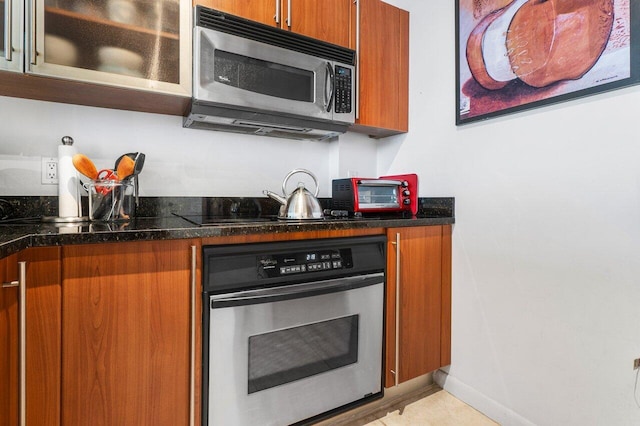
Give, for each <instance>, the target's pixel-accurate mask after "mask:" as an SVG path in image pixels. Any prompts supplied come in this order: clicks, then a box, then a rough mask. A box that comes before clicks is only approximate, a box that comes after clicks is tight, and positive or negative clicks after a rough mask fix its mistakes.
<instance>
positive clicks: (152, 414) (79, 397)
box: [62, 240, 198, 426]
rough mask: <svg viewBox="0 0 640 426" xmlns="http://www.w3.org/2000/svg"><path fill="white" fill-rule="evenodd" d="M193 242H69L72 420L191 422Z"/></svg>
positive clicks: (65, 373) (66, 363)
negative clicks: (83, 243) (84, 243)
mask: <svg viewBox="0 0 640 426" xmlns="http://www.w3.org/2000/svg"><path fill="white" fill-rule="evenodd" d="M191 245H192V242H190V241H184V240H180V241H145V242H131V243H113V244H100V245H84V246H83V245H77V246H67V247H64V248H63V261H62V266H63V285H62V302H63V307H64V316H63V322H62V349H63V352H62V353H63V360H62V388H63V390H64V392H63V397H62V418H63V424H64V425H74V426H78V425H91V426H95V425H153V426H159V425H160V426H161V425H167V426H180V425H187V424H188V423H189V418H190V397H191V393H190V392H192V391H193V389H194V388H195V386H194V387H192V385H191V380H193V376H192V375H191V374H192V372H191V371H192V370H191V369H192V368H195V366H194V365H193V364H192V360H191V355H192V354H193V352H191V351H190V345H191V342H192V340H191V338H192V334H191V333H192V332H194V330H193V329H192V328H191V327H196V325H197V324H196V323H197V321H194V322H193V323H192V320H191V315H192V312H195V311H192V298H191V297H192V293H191V292H192V291H193V289H192V284H193V283H195V282H196V281H195V278H193V276H192V274H191V262H192V257H191V250H190V246H191ZM192 278H193V281H192ZM193 309H195V308H193ZM197 422H198V421H197V420H196V423H197Z"/></svg>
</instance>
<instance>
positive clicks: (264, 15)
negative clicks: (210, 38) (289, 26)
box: [195, 0, 281, 26]
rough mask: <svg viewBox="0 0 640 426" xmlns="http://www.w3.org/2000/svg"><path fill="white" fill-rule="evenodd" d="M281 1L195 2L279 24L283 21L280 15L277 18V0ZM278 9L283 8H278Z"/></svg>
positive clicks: (265, 22)
mask: <svg viewBox="0 0 640 426" xmlns="http://www.w3.org/2000/svg"><path fill="white" fill-rule="evenodd" d="M280 1H281V0H242V1H238V0H195V4H199V5H202V6H205V7H209V8H211V9H216V10H219V11H221V12H226V13H230V14H232V15H236V16H241V17H243V18H247V19H250V20H252V21H257V22H261V23H263V24H267V25H271V26H279V23H280V22H281V21H280V17H278V18H276V6H277V2H280ZM278 6H279V5H278ZM278 10H281V9H280V8H278Z"/></svg>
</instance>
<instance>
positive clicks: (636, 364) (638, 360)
mask: <svg viewBox="0 0 640 426" xmlns="http://www.w3.org/2000/svg"><path fill="white" fill-rule="evenodd" d="M638 368H640V358H636V359H634V360H633V369H634V370H637V369H638Z"/></svg>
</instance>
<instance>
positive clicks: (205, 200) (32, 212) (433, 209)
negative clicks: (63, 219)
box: [0, 196, 455, 220]
mask: <svg viewBox="0 0 640 426" xmlns="http://www.w3.org/2000/svg"><path fill="white" fill-rule="evenodd" d="M319 201H320V205H321V206H322V207H323V208H329V207H330V202H331V199H330V198H319ZM87 204H88V201H87V197H82V209H83V212H84V213H85V215H86V213H87V211H88V205H87ZM418 205H419V208H418V216H442V217H453V216H454V213H455V199H454V198H452V197H438V198H419V199H418ZM279 209H280V204H279V203H278V202H277V201H274V200H272V199H271V198H268V197H258V198H251V197H140V206H139V207H138V209H137V210H136V216H138V217H167V216H172V215H174V214H178V215H185V216H188V215H203V214H206V215H209V216H221V217H258V216H273V215H277V214H278V210H279ZM57 215H58V197H54V196H40V197H37V196H25V197H3V198H0V220H14V219H25V218H29V219H37V218H40V217H43V216H57Z"/></svg>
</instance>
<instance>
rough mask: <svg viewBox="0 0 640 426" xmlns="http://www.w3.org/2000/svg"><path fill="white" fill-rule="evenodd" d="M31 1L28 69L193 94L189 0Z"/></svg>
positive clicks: (174, 92) (141, 87) (112, 83)
mask: <svg viewBox="0 0 640 426" xmlns="http://www.w3.org/2000/svg"><path fill="white" fill-rule="evenodd" d="M0 1H3V0H0ZM4 1H7V0H4ZM14 1H15V0H14ZM27 7H28V8H33V9H32V10H31V9H30V10H29V13H28V14H27V20H26V21H27V22H26V26H27V32H26V34H27V40H26V45H27V51H28V53H27V54H26V55H25V58H26V59H25V60H26V72H28V73H33V74H39V75H45V76H52V77H61V78H65V79H72V80H78V81H86V82H91V83H104V84H108V85H112V86H118V87H123V88H134V89H143V90H145V89H146V90H152V91H155V92H163V93H169V94H177V95H190V93H191V42H190V39H191V37H190V32H191V1H185V0H30V2H29V1H27ZM34 29H35V31H34Z"/></svg>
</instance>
